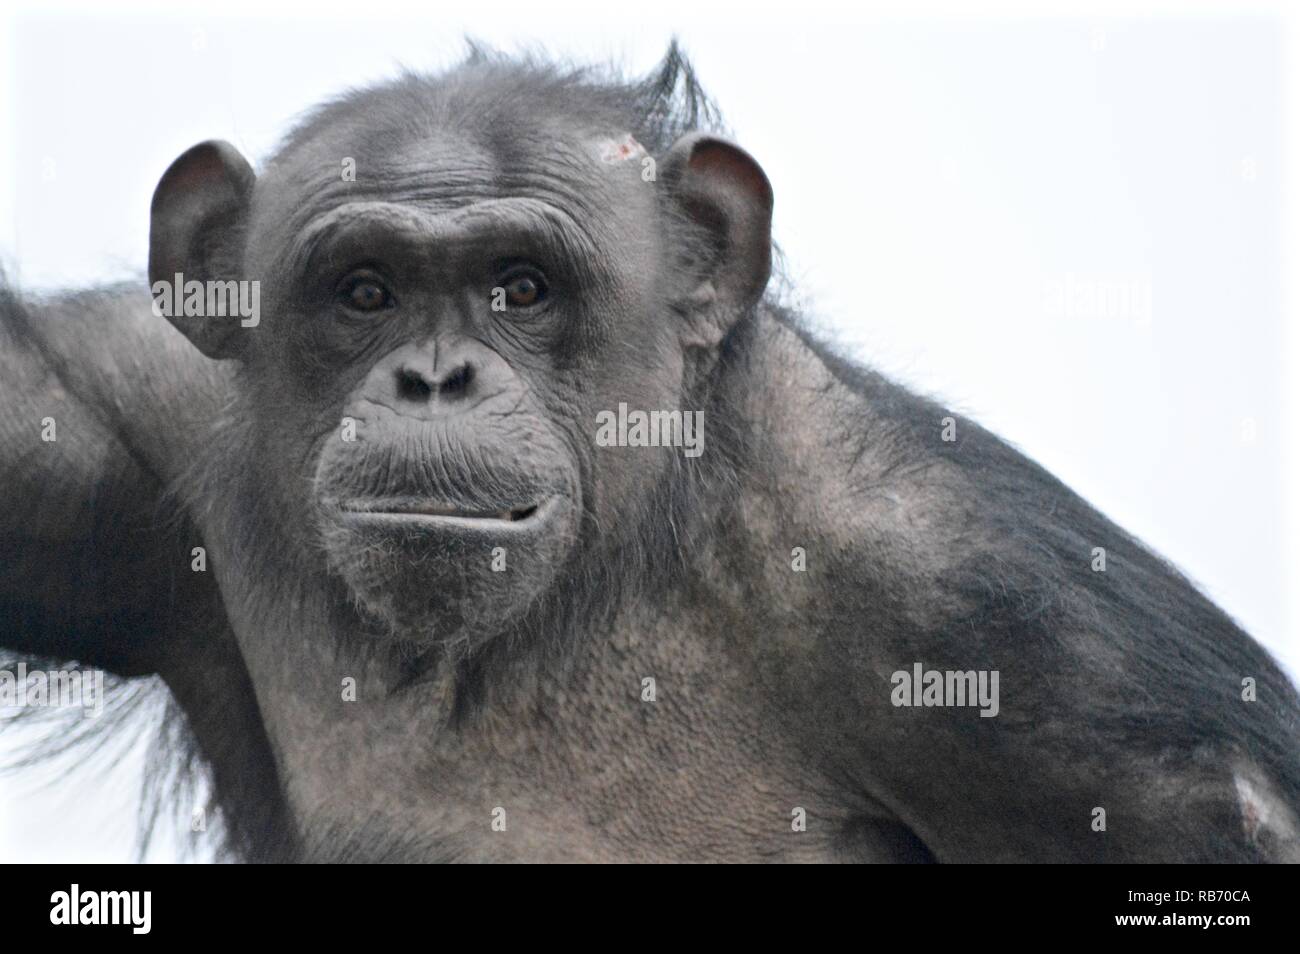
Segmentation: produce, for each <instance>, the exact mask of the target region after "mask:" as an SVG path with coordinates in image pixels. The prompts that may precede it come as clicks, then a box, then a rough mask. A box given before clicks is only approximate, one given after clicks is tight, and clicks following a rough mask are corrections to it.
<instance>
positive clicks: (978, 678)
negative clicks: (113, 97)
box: [0, 47, 1300, 861]
mask: <svg viewBox="0 0 1300 954" xmlns="http://www.w3.org/2000/svg"><path fill="white" fill-rule="evenodd" d="M719 129H720V126H719V122H718V119H717V114H716V111H715V110H714V109H713V108H712V105H711V104H710V102H709V101H708V100H707V98H706V97H705V96H704V95H703V94H702V93H701V91H700V89H699V86H698V84H697V83H696V80H695V77H694V74H693V72H692V70H691V68H690V66H689V64H688V63H687V62H686V60H685V58H684V57H683V56H682V55H681V53H680V52H679V51H678V50H677V49H676V47H674V48H673V49H671V50H670V51H669V53H668V56H667V57H666V58H665V60H664V62H663V63H662V64H661V65H660V66H659V67H658V68H657V69H656V70H655V71H654V72H653V73H652V74H651V75H650V76H649V77H647V78H643V79H627V78H623V77H621V76H618V75H615V74H613V73H609V72H606V71H602V70H593V69H573V68H568V67H560V66H556V65H553V64H549V63H547V62H544V61H542V60H540V59H537V58H513V57H507V56H502V55H498V54H492V53H484V52H476V53H474V54H473V55H471V56H470V57H469V58H468V59H467V60H466V61H465V62H463V63H461V64H460V65H458V66H456V67H455V68H452V69H450V70H449V71H447V72H444V73H441V74H439V75H433V76H426V75H416V74H407V75H403V76H401V77H400V78H398V79H395V80H393V81H390V82H387V83H384V84H382V85H379V86H376V87H373V88H369V89H364V90H361V91H356V92H351V93H348V94H347V95H344V96H342V97H341V98H339V99H337V100H335V101H333V102H330V103H327V104H326V105H324V106H322V107H320V108H318V109H317V110H315V111H314V112H313V113H311V114H310V115H309V116H308V117H307V118H306V119H305V120H303V121H302V122H301V123H300V124H299V125H298V126H297V127H296V128H295V129H294V130H293V131H292V132H291V133H290V135H289V136H288V137H287V139H286V140H285V141H284V143H283V145H282V146H281V148H280V149H279V150H278V151H277V152H276V153H275V155H274V157H273V158H272V159H271V160H270V161H269V162H267V163H266V164H265V166H264V168H263V169H262V170H261V171H260V173H255V172H254V170H253V168H252V167H251V166H250V165H249V163H248V162H247V161H246V160H245V159H244V158H243V157H242V156H241V155H240V154H239V153H238V152H237V151H236V150H235V149H234V148H233V147H232V146H230V145H228V144H226V143H223V142H205V143H201V144H199V145H197V146H195V147H193V148H192V149H190V150H188V151H187V152H185V153H184V154H183V155H182V156H181V157H180V158H178V159H177V160H176V161H175V162H174V163H173V164H172V165H171V167H170V168H168V169H167V171H166V172H165V174H164V175H163V176H162V179H161V181H160V183H159V184H158V187H157V190H156V192H155V194H154V200H153V205H152V211H151V243H150V251H149V282H150V288H149V289H148V290H147V291H148V292H149V293H148V294H146V289H144V288H137V287H131V288H125V287H123V288H116V289H108V290H100V291H95V292H88V293H82V294H74V295H63V296H55V297H52V298H48V299H44V300H36V299H23V298H20V297H19V295H18V294H17V293H16V292H13V291H10V292H7V293H6V295H5V297H4V298H3V302H2V303H0V318H2V319H3V320H2V321H0V334H2V335H3V348H2V349H0V362H3V372H4V373H3V376H0V381H3V384H2V385H0V386H2V387H3V388H4V397H5V401H6V405H7V406H8V408H9V409H10V410H9V413H8V414H7V415H6V416H5V418H4V424H3V426H4V433H3V437H4V440H3V442H0V448H3V451H2V452H0V453H3V455H4V456H3V474H4V486H5V488H6V494H7V496H8V501H7V506H6V507H5V508H4V509H3V514H0V534H2V536H0V567H2V568H3V569H0V600H2V602H3V606H2V608H0V614H2V618H3V620H4V622H5V624H6V625H5V627H4V641H5V643H6V645H8V646H9V647H10V649H11V650H12V651H14V653H16V654H17V655H16V656H15V657H14V658H15V659H16V658H17V656H18V655H21V656H24V657H39V658H47V659H69V660H75V661H77V662H78V663H79V664H81V665H84V666H88V667H100V668H103V669H106V670H108V671H109V672H110V673H112V674H115V675H116V676H117V677H120V678H121V679H123V680H126V682H124V683H123V684H122V685H123V686H125V687H126V688H127V689H129V688H130V687H131V686H132V685H135V683H133V682H131V681H130V680H132V679H133V678H134V677H140V676H147V675H156V676H157V677H159V678H160V679H161V681H162V682H163V683H164V684H165V685H166V687H167V689H168V690H169V692H170V694H171V698H172V699H173V700H174V703H175V711H174V712H173V713H172V715H170V716H169V717H168V718H167V719H166V720H165V723H164V726H163V730H164V736H165V738H166V739H168V740H169V741H170V743H171V749H172V750H173V751H172V757H173V758H174V759H175V760H176V761H174V762H173V763H171V764H172V768H171V769H170V770H169V771H168V773H167V774H168V777H169V778H170V779H171V780H172V781H179V782H184V781H185V780H186V779H188V778H191V777H194V776H196V775H198V774H199V773H201V772H202V771H209V772H210V773H211V779H212V786H211V798H212V804H211V806H210V808H211V809H212V812H213V821H214V824H216V822H218V821H219V822H220V827H221V828H222V829H223V830H224V844H225V846H226V849H227V850H228V851H229V852H230V853H231V855H232V856H234V857H238V858H243V859H248V860H272V859H274V860H285V859H288V860H535V861H562V860H581V861H617V860H637V861H687V860H719V861H753V860H775V861H826V860H850V861H1249V860H1295V859H1297V858H1298V857H1300V835H1298V829H1297V825H1298V823H1297V814H1296V813H1297V808H1298V807H1300V741H1298V737H1297V714H1298V713H1300V705H1298V703H1297V697H1296V693H1295V691H1294V689H1293V688H1292V686H1291V685H1290V683H1289V682H1288V680H1287V678H1286V677H1285V676H1284V675H1283V674H1282V673H1281V671H1280V670H1279V668H1278V666H1277V665H1276V664H1275V663H1274V662H1273V661H1272V660H1271V659H1270V658H1269V656H1268V654H1267V653H1266V652H1265V651H1264V650H1263V649H1262V648H1261V647H1260V646H1259V645H1258V644H1257V643H1255V642H1254V641H1253V640H1252V639H1251V638H1250V637H1249V636H1248V635H1247V634H1246V633H1244V632H1243V631H1242V630H1241V629H1240V628H1238V627H1237V626H1236V625H1235V624H1234V623H1233V622H1232V621H1231V620H1230V619H1228V617H1227V616H1226V615H1225V614H1224V613H1223V612H1221V611H1220V610H1219V609H1217V608H1216V607H1215V606H1214V605H1213V604H1212V603H1210V601H1209V600H1207V599H1206V598H1205V597H1204V596H1203V595H1202V594H1201V593H1200V592H1198V591H1197V589H1196V588H1195V587H1193V586H1192V585H1191V584H1190V583H1189V582H1188V581H1187V580H1186V579H1185V578H1184V577H1183V576H1181V575H1180V574H1179V573H1178V571H1177V570H1175V569H1174V568H1172V567H1171V566H1170V565H1168V564H1167V563H1166V562H1164V561H1163V560H1162V559H1161V558H1160V557H1158V556H1156V555H1155V554H1153V553H1152V552H1150V551H1149V550H1148V549H1146V548H1145V547H1144V546H1143V545H1142V544H1140V543H1139V542H1137V541H1136V540H1134V539H1133V538H1132V537H1130V536H1128V535H1127V534H1126V533H1124V532H1123V531H1122V530H1120V529H1119V528H1118V527H1116V526H1115V525H1114V524H1112V523H1111V522H1109V521H1108V520H1107V519H1105V518H1104V517H1103V516H1101V515H1100V514H1099V513H1097V512H1096V511H1095V510H1094V509H1092V508H1091V507H1090V506H1088V505H1087V504H1086V503H1085V502H1084V501H1083V500H1081V499H1080V498H1079V497H1078V496H1076V495H1075V494H1074V493H1072V492H1071V491H1070V490H1068V489H1067V488H1066V487H1064V486H1062V485H1061V484H1060V483H1059V482H1058V481H1057V480H1056V479H1054V478H1053V477H1052V476H1051V475H1049V474H1048V473H1046V472H1045V471H1044V470H1042V469H1041V468H1040V467H1038V466H1037V465H1036V464H1034V463H1033V462H1031V461H1030V460H1028V459H1026V458H1025V457H1024V456H1022V455H1021V454H1020V453H1018V452H1017V451H1015V450H1013V449H1012V448H1011V447H1009V446H1008V445H1007V444H1005V443H1004V442H1002V441H1001V440H999V439H998V438H996V437H994V436H993V435H991V434H989V433H988V432H987V431H985V430H983V429H982V428H981V427H980V426H979V425H978V424H976V423H974V422H972V421H970V420H968V419H966V418H964V417H962V416H961V415H959V414H956V413H954V412H951V411H949V410H946V409H945V408H943V407H941V406H940V405H938V404H936V403H932V402H931V401H929V400H925V399H922V398H920V397H918V396H916V395H913V394H912V393H910V392H909V391H907V390H905V389H904V388H902V387H900V386H899V385H897V384H894V383H892V382H890V381H888V380H886V379H885V378H884V377H882V376H881V375H879V374H877V373H876V372H874V371H871V370H869V369H867V368H864V367H861V366H859V365H857V364H855V363H852V362H850V361H848V360H846V359H845V358H843V357H841V356H840V355H838V354H837V353H836V352H835V351H834V350H833V349H832V348H830V347H829V346H827V345H826V344H824V343H822V342H821V341H820V340H819V339H818V338H817V337H816V336H814V335H813V334H812V333H811V332H810V331H809V330H807V328H806V326H805V324H804V322H803V321H802V320H801V318H800V316H799V315H798V314H797V313H796V312H795V311H794V310H793V309H792V308H791V307H789V306H788V305H787V304H785V301H786V299H785V297H784V296H783V295H782V294H781V289H780V288H779V287H769V286H778V284H779V283H778V282H776V281H773V280H772V274H773V271H774V265H773V245H772V236H771V231H770V222H771V215H772V206H773V190H772V186H771V184H770V183H769V181H768V178H767V176H766V175H765V173H764V172H763V170H762V168H761V167H760V166H759V164H758V163H757V162H756V161H755V159H754V158H752V157H751V156H750V155H749V154H748V153H746V152H745V151H743V150H742V149H741V148H740V147H738V146H737V145H734V144H733V143H732V142H730V141H729V140H728V139H727V138H725V137H724V136H723V135H722V134H721V133H720V132H719ZM151 299H152V300H151ZM227 306H230V307H227ZM250 306H251V307H250ZM178 332H179V333H178ZM43 422H44V424H45V425H46V426H47V427H52V428H53V433H51V434H46V433H45V429H47V427H43ZM43 438H44V439H43ZM119 691H125V690H122V689H120V690H119ZM129 702H130V699H129V698H128V700H127V701H126V702H122V703H121V704H122V705H127V704H128V703H129ZM106 724H108V723H107V720H106ZM92 737H93V736H92ZM186 808H187V810H188V806H186Z"/></svg>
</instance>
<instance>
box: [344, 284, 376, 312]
mask: <svg viewBox="0 0 1300 954" xmlns="http://www.w3.org/2000/svg"><path fill="white" fill-rule="evenodd" d="M350 297H351V299H352V304H353V305H355V306H356V307H357V308H360V309H363V310H365V311H370V310H372V309H375V308H378V307H379V306H380V305H382V304H383V303H384V290H383V289H382V288H380V287H379V286H378V285H376V284H375V283H374V282H358V283H357V284H356V285H354V286H353V287H352V293H351V296H350Z"/></svg>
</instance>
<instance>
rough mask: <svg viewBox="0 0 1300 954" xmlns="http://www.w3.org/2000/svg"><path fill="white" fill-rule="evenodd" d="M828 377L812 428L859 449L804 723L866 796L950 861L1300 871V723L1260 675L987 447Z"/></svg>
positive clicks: (1097, 523) (1137, 558)
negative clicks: (820, 676)
mask: <svg viewBox="0 0 1300 954" xmlns="http://www.w3.org/2000/svg"><path fill="white" fill-rule="evenodd" d="M823 359H824V360H825V361H826V364H827V366H828V367H830V368H832V369H834V373H835V376H836V377H838V378H839V379H840V380H839V382H838V383H837V385H835V386H831V387H828V388H827V389H826V391H825V392H824V393H825V394H826V395H829V396H830V397H823V398H819V399H817V400H821V401H825V402H827V403H826V405H825V406H824V407H821V408H820V409H818V408H814V409H812V412H813V413H817V414H820V416H821V417H822V419H829V418H831V417H832V416H833V417H835V418H838V419H839V426H841V427H843V428H844V430H845V431H848V430H850V429H855V430H856V431H857V432H858V435H859V439H857V440H853V441H849V442H847V443H845V444H843V449H842V450H841V451H839V453H840V454H841V455H842V456H841V458H840V460H839V461H838V462H837V465H833V467H834V469H835V471H836V472H838V473H839V474H845V473H847V474H848V480H847V488H843V486H842V489H841V492H844V489H847V492H848V493H849V494H850V495H851V497H852V501H853V503H852V506H846V507H845V508H844V512H845V513H847V514H848V516H847V518H845V519H844V520H842V521H840V522H839V525H838V526H836V527H835V528H832V529H831V530H830V536H831V539H830V541H829V542H830V543H832V544H833V545H831V546H829V547H827V548H826V552H825V554H824V562H823V563H822V565H821V567H816V565H815V559H814V558H815V552H810V553H809V556H808V559H809V572H808V574H807V576H808V577H810V578H811V577H813V576H814V575H819V576H821V577H822V580H823V584H830V588H829V590H828V591H827V593H826V595H825V596H823V597H821V598H822V599H824V600H826V601H827V602H826V603H823V604H822V605H823V606H826V605H827V604H828V603H829V604H830V605H834V606H835V610H834V611H833V612H830V613H826V614H825V617H824V618H826V619H829V620H830V621H831V624H830V625H829V626H828V627H827V628H826V630H825V631H824V633H823V635H822V636H821V639H822V641H823V646H822V651H823V652H828V653H829V654H830V655H831V656H832V657H833V658H834V659H835V663H834V665H833V666H832V667H830V670H829V671H839V672H843V673H846V674H847V675H845V676H844V677H843V678H842V679H839V680H838V682H837V683H832V684H831V685H829V686H828V685H824V684H823V685H818V686H816V687H815V691H814V692H812V693H810V701H809V704H810V705H813V706H817V707H819V708H820V709H821V710H823V711H821V712H820V714H819V716H818V720H819V721H820V722H821V724H823V725H829V726H834V727H836V728H835V729H834V734H835V735H836V736H842V738H841V744H842V746H843V751H847V752H852V753H854V757H855V758H860V759H861V761H860V762H859V763H858V765H857V766H856V771H857V773H858V777H859V778H861V779H862V780H863V783H864V788H865V789H867V790H868V791H869V792H870V793H871V794H872V795H873V796H874V797H875V798H876V799H877V800H878V801H880V802H883V803H884V804H886V805H889V806H890V807H891V808H892V809H893V810H894V811H895V812H896V813H897V814H898V815H899V817H900V818H902V820H903V821H904V822H905V823H906V824H908V825H909V826H910V827H911V828H912V829H913V830H914V831H915V832H916V833H917V834H918V836H919V837H920V838H921V839H922V841H924V842H925V844H926V845H927V847H928V848H929V849H930V850H931V851H932V852H933V853H934V855H935V856H936V857H937V858H938V859H939V860H965V861H1002V860H1005V861H1012V860H1033V859H1056V860H1064V859H1076V860H1080V861H1105V860H1111V861H1121V860H1127V861H1145V862H1153V861H1246V860H1258V859H1292V860H1294V859H1296V858H1297V857H1300V825H1297V815H1298V814H1300V704H1298V703H1297V698H1296V693H1295V690H1294V689H1293V687H1292V685H1291V683H1290V681H1289V680H1288V679H1287V677H1286V676H1285V675H1284V674H1283V672H1282V671H1281V670H1280V668H1279V667H1278V665H1277V664H1276V663H1275V662H1274V661H1273V660H1272V659H1271V658H1270V656H1269V654H1268V652H1267V651H1266V650H1264V649H1263V648H1262V647H1261V646H1260V645H1259V644H1258V643H1256V642H1255V641H1254V640H1252V639H1251V638H1250V636H1248V635H1247V634H1246V633H1245V632H1243V631H1242V630H1241V629H1240V628H1239V627H1238V626H1237V625H1236V624H1235V623H1233V622H1232V620H1230V619H1229V618H1228V617H1227V616H1226V615H1225V614H1224V613H1223V612H1222V611H1221V610H1219V609H1218V608H1217V607H1215V606H1214V605H1213V603H1211V602H1210V601H1209V600H1208V599H1207V598H1206V597H1205V596H1203V595H1202V594H1201V593H1200V592H1199V591H1198V590H1197V589H1196V588H1195V587H1194V586H1193V585H1192V584H1191V583H1190V582H1189V581H1188V580H1187V579H1186V578H1185V577H1183V576H1182V575H1181V574H1180V573H1179V572H1178V571H1177V570H1175V569H1174V568H1173V567H1172V566H1170V565H1169V564H1168V563H1166V562H1165V561H1163V560H1162V559H1161V558H1159V557H1158V556H1156V555H1155V554H1153V553H1152V552H1151V551H1150V550H1148V549H1147V548H1146V547H1144V546H1143V545H1142V544H1141V543H1139V542H1138V541H1136V540H1134V539H1133V538H1132V537H1131V536H1129V535H1128V534H1127V533H1125V532H1124V531H1123V530H1121V529H1120V528H1119V527H1117V526H1115V525H1114V524H1113V523H1112V522H1110V521H1109V520H1107V519H1106V518H1105V517H1103V516H1102V515H1101V514H1099V513H1098V512H1097V511H1096V510H1095V509H1093V508H1092V507H1091V506H1089V505H1088V504H1087V503H1086V502H1085V501H1084V500H1082V499H1081V498H1080V497H1079V496H1078V495H1076V494H1074V493H1073V492H1072V491H1070V490H1069V489H1068V488H1066V487H1065V486H1064V485H1062V484H1061V483H1060V482H1059V481H1058V480H1056V479H1055V478H1054V477H1052V476H1051V475H1050V474H1048V473H1047V472H1046V471H1045V470H1043V469H1042V468H1041V467H1039V466H1038V465H1036V464H1035V463H1033V462H1032V461H1030V460H1028V459H1027V458H1026V457H1024V456H1023V455H1021V454H1020V453H1018V452H1017V451H1016V450H1014V449H1013V448H1011V447H1010V446H1008V445H1007V444H1006V443H1004V442H1003V441H1001V440H999V439H998V438H997V437H995V436H993V435H992V434H990V433H988V432H987V431H985V430H983V429H982V428H980V427H979V426H978V425H976V424H974V423H972V422H969V421H967V420H965V419H963V418H961V417H960V416H958V415H955V414H952V413H951V412H948V411H946V410H944V409H942V408H941V407H939V406H937V405H935V404H932V403H930V402H928V401H923V400H921V399H919V398H916V397H914V396H912V395H910V394H909V393H908V392H906V391H905V390H904V389H902V388H899V387H897V386H896V385H893V384H892V383H890V382H887V381H885V380H884V379H882V378H879V377H878V376H876V375H873V374H871V373H870V372H863V371H859V370H857V369H853V368H849V367H848V366H847V365H844V364H843V363H840V362H837V361H836V360H835V359H834V358H833V357H832V356H829V355H827V354H824V355H823ZM845 389H847V391H848V392H849V393H850V394H851V397H846V394H845ZM831 402H833V403H831ZM846 402H848V404H850V405H856V408H855V410H854V413H853V414H852V415H849V414H846V413H845V410H846ZM850 417H851V418H852V423H850V421H849V420H848V419H849V418H850ZM837 433H838V431H837ZM1103 551H1104V553H1103ZM814 571H815V572H814ZM795 576H796V577H798V576H799V574H796V575H795ZM809 582H810V583H811V582H812V580H811V579H810V580H809ZM918 673H920V675H921V678H920V679H917V675H918ZM930 673H938V674H941V675H942V676H943V678H944V682H943V685H942V687H940V686H939V685H938V684H937V683H936V681H935V680H936V677H934V676H930V675H929V674H930ZM948 673H960V674H973V675H974V676H975V678H976V682H975V683H974V685H975V687H976V690H975V692H974V693H968V694H967V698H966V699H965V701H964V704H963V703H962V702H961V701H960V700H959V699H957V698H955V690H956V689H957V685H958V681H960V682H961V684H962V688H963V689H966V688H970V686H971V685H972V684H971V683H970V682H969V677H967V676H961V677H958V678H954V679H953V680H952V681H951V683H950V682H949V680H948V677H947V674H948ZM995 673H996V675H997V682H996V684H995V683H993V682H992V676H993V674H995ZM981 680H982V681H981ZM927 681H928V682H929V690H930V691H929V692H927ZM918 683H919V685H918ZM993 690H996V691H993ZM981 693H982V695H983V698H980V695H981ZM972 695H974V698H972V697H971V696H972ZM830 700H835V701H830ZM918 703H919V704H918Z"/></svg>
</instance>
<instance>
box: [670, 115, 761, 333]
mask: <svg viewBox="0 0 1300 954" xmlns="http://www.w3.org/2000/svg"><path fill="white" fill-rule="evenodd" d="M663 175H664V178H665V180H666V181H667V182H668V183H669V185H670V188H671V189H672V190H673V198H674V200H675V201H676V202H677V204H678V207H679V209H680V210H681V211H682V212H683V213H685V215H686V216H687V218H688V219H689V220H690V221H691V222H692V223H693V224H694V225H695V226H696V227H697V228H698V229H699V230H700V231H699V236H700V237H702V238H703V240H704V244H705V245H706V246H707V247H706V248H704V249H703V257H702V259H701V260H700V261H699V262H698V263H696V265H697V267H696V269H694V270H693V272H692V277H693V278H694V279H697V280H698V281H699V284H698V285H697V286H696V287H695V288H693V289H692V291H691V293H690V294H689V297H688V300H687V305H688V310H689V311H690V312H691V313H692V314H693V316H694V317H695V318H696V319H697V320H696V321H695V322H694V323H693V324H694V325H695V327H693V328H692V329H691V331H692V340H691V342H690V343H692V344H697V345H704V346H709V347H711V346H713V345H716V344H717V343H718V342H719V341H721V340H722V338H723V336H724V335H726V333H727V332H728V331H729V330H730V329H731V327H732V325H734V324H735V323H736V321H737V320H738V319H739V318H740V316H741V315H743V314H745V313H746V312H748V311H749V309H750V308H752V307H753V306H754V305H755V304H756V303H757V302H758V300H759V298H760V297H761V296H762V294H763V289H764V288H766V287H767V280H768V277H769V276H770V275H771V272H772V185H771V183H769V182H768V181H767V175H766V174H765V173H764V172H763V169H762V167H761V166H759V164H758V163H757V162H755V161H754V158H753V157H752V156H751V155H750V154H749V153H747V152H745V151H744V150H743V149H741V148H740V147H739V146H736V145H734V144H732V143H730V142H727V141H726V140H725V139H720V138H719V137H717V136H713V135H710V134H708V133H690V134H688V135H686V136H683V137H682V138H681V139H679V140H677V142H676V143H674V144H673V147H672V149H671V150H669V152H668V155H667V157H666V158H665V160H664V169H663Z"/></svg>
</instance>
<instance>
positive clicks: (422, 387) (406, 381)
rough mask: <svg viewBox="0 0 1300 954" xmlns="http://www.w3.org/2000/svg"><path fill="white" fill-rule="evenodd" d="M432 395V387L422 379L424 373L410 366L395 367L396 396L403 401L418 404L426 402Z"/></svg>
mask: <svg viewBox="0 0 1300 954" xmlns="http://www.w3.org/2000/svg"><path fill="white" fill-rule="evenodd" d="M432 395H433V388H432V387H431V386H430V385H429V382H428V381H426V380H425V379H424V375H422V374H420V372H418V371H413V370H411V369H410V368H398V369H397V396H398V397H399V398H401V399H402V400H404V401H414V402H416V403H418V404H426V403H428V400H429V398H430V397H431V396H432Z"/></svg>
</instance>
